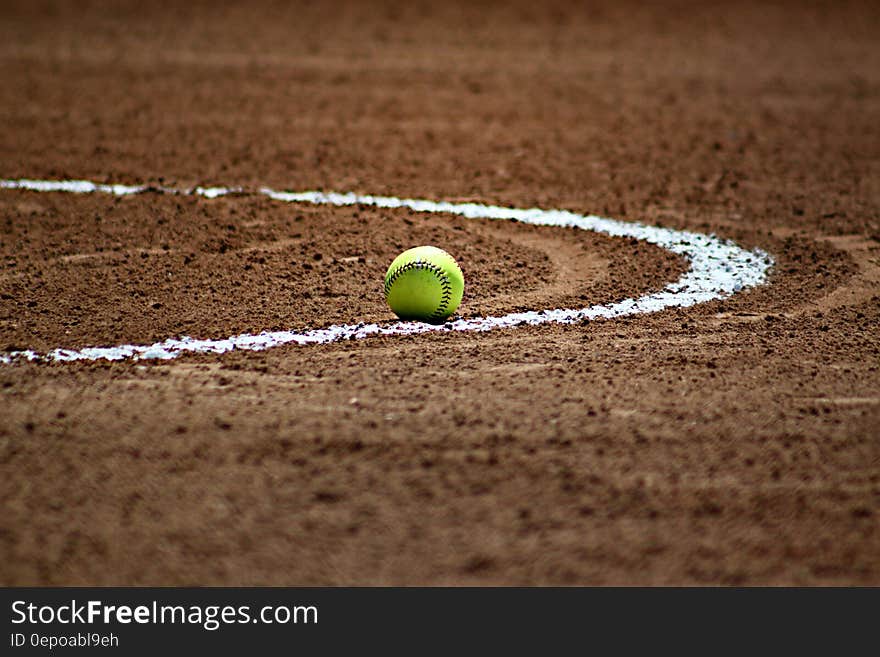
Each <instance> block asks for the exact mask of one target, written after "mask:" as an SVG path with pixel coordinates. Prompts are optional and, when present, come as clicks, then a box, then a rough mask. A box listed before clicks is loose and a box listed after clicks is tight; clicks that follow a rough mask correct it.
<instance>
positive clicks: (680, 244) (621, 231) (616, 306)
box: [0, 179, 773, 363]
mask: <svg viewBox="0 0 880 657" xmlns="http://www.w3.org/2000/svg"><path fill="white" fill-rule="evenodd" d="M0 189H21V190H30V191H36V192H70V193H76V194H94V193H99V194H112V195H114V196H126V195H130V194H140V193H144V192H154V193H162V194H169V195H186V196H201V197H204V198H209V199H211V198H217V197H220V196H226V195H229V194H244V193H253V192H248V191H247V190H245V189H242V188H239V187H195V188H193V189H174V188H168V187H159V186H151V185H103V184H98V183H93V182H89V181H87V180H26V179H22V180H0ZM256 193H258V194H262V195H264V196H268V197H269V198H271V199H274V200H276V201H282V202H286V203H312V204H326V205H335V206H352V205H366V206H373V207H378V208H409V209H411V210H414V211H416V212H441V213H447V214H455V215H459V216H462V217H467V218H469V219H508V220H512V221H520V222H522V223H526V224H532V225H536V226H559V227H573V228H580V229H582V230H592V231H595V232H597V233H602V234H605V235H610V236H612V237H632V238H635V239H638V240H642V241H644V242H648V243H650V244H655V245H657V246H660V247H662V248H664V249H667V250H669V251H671V252H672V253H675V254H677V255H680V256H683V257H685V258H686V259H687V260H688V261H689V262H690V269H689V270H688V271H687V272H685V273H684V274H683V275H682V276H681V278H679V279H678V280H677V281H675V282H674V283H670V284H668V285H667V286H666V287H665V288H663V290H661V291H660V292H655V293H653V294H648V295H646V296H643V297H640V298H638V299H625V300H623V301H619V302H616V303H613V304H610V305H598V306H590V307H589V308H581V309H564V308H559V309H552V310H540V311H534V310H533V311H528V312H519V313H510V314H507V315H502V316H499V317H477V318H473V319H458V320H455V321H451V322H447V323H446V324H441V325H434V324H425V323H422V322H389V323H383V324H340V325H334V326H328V327H326V328H321V329H312V330H308V331H305V332H303V333H296V332H293V331H272V332H263V333H257V334H248V333H243V334H241V335H234V336H232V337H229V338H226V339H221V340H197V339H194V338H190V337H181V338H169V339H168V340H165V341H163V342H157V343H155V344H152V345H119V346H116V347H86V348H84V349H55V350H53V351H50V352H47V353H45V354H38V353H36V352H34V351H31V350H24V351H12V352H7V353H0V363H10V362H12V361H14V360H17V359H23V360H37V361H75V360H99V359H105V360H122V359H126V358H131V359H142V358H162V359H169V358H176V357H177V356H180V355H182V354H185V353H215V354H222V353H225V352H228V351H232V350H235V349H243V350H249V351H262V350H263V349H269V348H271V347H276V346H279V345H283V344H326V343H329V342H336V341H337V340H352V339H361V338H366V337H369V336H374V335H411V334H415V333H428V332H432V331H490V330H492V329H497V328H509V327H514V326H520V325H530V326H535V325H538V324H547V323H551V322H552V323H557V324H574V323H577V322H582V321H586V320H591V319H597V318H609V319H610V318H613V317H623V316H626V315H636V314H640V313H651V312H657V311H659V310H664V309H666V308H685V307H688V306H692V305H694V304H697V303H703V302H705V301H711V300H713V299H723V298H726V297H729V296H730V295H732V294H735V293H736V292H739V291H740V290H742V289H745V288H748V287H754V286H757V285H761V284H763V283H764V282H765V281H766V279H767V275H768V272H769V270H770V267H772V266H773V259H772V257H770V255H768V254H767V253H765V252H764V251H762V250H761V249H753V250H751V251H749V250H746V249H743V248H742V247H740V246H738V245H736V244H735V243H734V242H731V241H729V240H724V239H721V238H719V237H716V236H714V235H704V234H702V233H693V232H689V231H683V230H673V229H671V228H660V227H656V226H647V225H645V224H640V223H631V222H625V221H617V220H614V219H605V218H602V217H597V216H593V215H580V214H576V213H574V212H568V211H566V210H542V209H540V208H530V209H517V208H507V207H500V206H494V205H482V204H479V203H446V202H436V201H426V200H418V199H401V198H395V197H393V196H360V195H357V194H353V193H347V194H337V193H332V192H314V191H313V192H279V191H275V190H272V189H269V188H267V187H262V188H260V189H258V190H257V192H256Z"/></svg>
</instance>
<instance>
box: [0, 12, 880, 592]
mask: <svg viewBox="0 0 880 657" xmlns="http://www.w3.org/2000/svg"><path fill="white" fill-rule="evenodd" d="M878 34H880V6H878V5H877V3H872V2H864V3H848V2H829V3H809V4H806V3H797V2H779V3H766V2H755V3H748V2H727V3H725V2H720V3H707V2H676V3H672V2H664V3H630V2H597V3H589V4H587V3H557V2H546V3H540V6H538V5H536V4H535V3H531V2H514V3H489V2H486V3H472V2H461V3H458V2H447V3H424V2H406V3H403V2H401V3H385V2H382V3H361V2H351V3H330V2H326V3H323V2H311V3H286V2H285V3H281V2H279V3H268V2H260V3H252V2H249V3H240V4H227V3H221V2H210V3H200V2H192V3H162V2H155V3H134V2H131V3H119V2H113V3H110V2H107V3H97V2H65V3H42V2H5V3H4V8H3V12H2V16H0V63H2V66H0V88H2V94H0V122H2V125H3V130H2V133H0V134H2V136H0V177H2V178H20V177H26V178H52V179H68V178H75V179H90V180H98V181H107V182H123V183H144V182H152V183H161V184H165V185H176V186H189V185H195V184H205V185H207V184H219V185H244V186H246V187H248V188H251V189H255V188H257V187H259V186H262V185H268V186H271V187H274V188H278V189H293V190H301V189H329V190H338V191H358V192H365V193H376V194H380V193H387V194H393V195H398V196H414V197H422V198H430V199H446V200H465V199H466V200H478V201H481V202H491V203H499V204H512V205H515V206H518V207H525V206H535V205H537V206H541V207H560V208H569V209H573V210H576V211H581V212H593V213H599V214H605V215H608V216H612V217H615V218H618V219H625V220H638V221H645V222H648V223H654V224H662V225H666V226H674V227H679V228H686V229H692V230H698V231H704V232H715V233H717V234H719V235H722V236H724V237H729V238H731V239H735V240H737V241H738V242H739V243H740V244H742V245H744V246H747V247H755V246H759V247H761V248H763V249H765V250H767V251H769V252H770V253H771V254H773V256H774V257H775V258H776V267H775V269H774V271H773V275H772V278H771V282H770V284H769V285H768V286H766V287H762V288H759V289H755V290H751V291H748V292H745V293H742V294H738V295H736V296H735V297H733V298H731V299H729V300H726V301H723V302H713V303H709V304H705V305H702V306H699V307H695V308H690V309H687V310H680V311H667V312H663V313H660V314H657V315H653V316H645V317H640V318H631V319H626V320H618V321H598V322H593V323H589V324H584V325H580V326H567V327H538V328H518V329H515V330H509V331H499V332H494V333H490V334H482V335H474V334H462V335H427V336H417V337H411V338H395V339H391V338H381V339H370V340H365V341H359V342H356V343H344V344H334V345H329V346H322V347H294V346H291V347H281V348H277V349H273V350H270V351H267V352H263V353H233V354H229V355H225V356H212V357H209V356H202V357H195V356H190V357H184V358H181V359H179V360H176V361H173V362H139V363H117V364H108V363H96V364H73V365H70V364H66V365H62V364H56V365H40V364H22V363H18V364H13V365H6V366H0V500H2V509H0V511H2V513H0V584H4V585H41V584H56V585H58V584H63V585H81V584H85V585H91V584H107V585H114V584H115V585H175V584H190V585H223V584H227V585H236V584H272V585H307V584H333V585H335V584H407V585H408V584H429V585H436V584H479V585H482V584H739V585H755V584H804V585H826V584H828V585H831V584H873V585H877V584H880V527H878V523H880V372H878V367H880V336H878V326H880V122H878V121H877V117H878V116H880V40H878V38H877V35H878ZM422 243H434V244H437V245H438V246H441V247H443V248H446V249H448V250H450V251H451V252H453V253H454V254H455V255H456V256H457V257H458V258H459V260H460V262H461V264H462V267H463V269H464V270H465V273H466V275H467V282H468V287H467V291H466V297H465V302H464V304H463V306H462V308H461V313H462V315H464V316H475V315H480V314H485V313H498V312H506V311H511V310H516V309H533V308H550V307H560V306H573V307H582V306H586V305H590V304H593V303H602V302H607V301H613V300H615V299H620V298H624V297H627V296H631V295H634V294H641V293H644V292H647V291H649V290H654V289H659V288H661V287H663V285H665V284H666V283H667V282H669V281H671V280H674V279H675V278H677V277H678V275H679V274H680V273H681V271H682V268H683V267H684V266H685V263H683V262H681V261H679V260H677V259H676V258H674V257H671V256H669V255H668V254H666V253H664V252H662V251H659V250H658V249H655V248H652V247H648V246H645V245H643V244H633V243H630V242H628V241H624V240H613V239H609V238H604V237H600V236H596V235H592V234H583V233H580V232H577V231H571V230H562V229H551V228H531V227H527V226H518V225H513V224H510V223H506V222H474V221H466V220H463V219H456V218H453V217H444V216H423V215H417V214H414V213H409V212H405V211H380V210H366V209H357V208H351V209H328V208H314V207H301V206H294V205H280V204H277V203H273V202H272V201H270V200H268V199H265V198H259V197H256V196H253V195H242V196H236V197H226V198H221V199H214V200H207V199H194V198H179V197H175V198H172V197H166V196H159V195H156V194H145V195H140V196H137V197H131V198H126V199H114V198H110V197H99V196H87V197H79V196H71V195H64V194H37V193H32V192H23V191H11V190H4V191H0V350H2V351H5V350H8V349H15V348H19V349H20V348H33V349H37V350H47V349H52V348H55V347H82V346H90V345H96V344H116V343H119V342H138V343H139V342H148V341H154V340H161V339H164V338H166V337H172V336H175V335H180V334H186V335H191V336H194V337H204V338H220V337H226V336H227V335H231V334H234V333H238V332H244V331H249V332H250V331H260V330H264V329H285V328H305V327H318V326H323V325H327V324H330V323H333V322H352V321H355V322H356V321H368V320H369V321H381V320H387V319H390V317H391V316H390V314H389V312H388V310H387V308H385V306H384V303H383V301H382V298H381V292H380V289H381V280H382V274H383V273H384V269H385V267H386V266H387V264H388V263H389V262H390V260H391V259H392V258H393V256H394V255H395V254H396V253H397V252H398V251H400V250H402V249H404V248H408V247H409V246H413V245H417V244H422Z"/></svg>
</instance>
